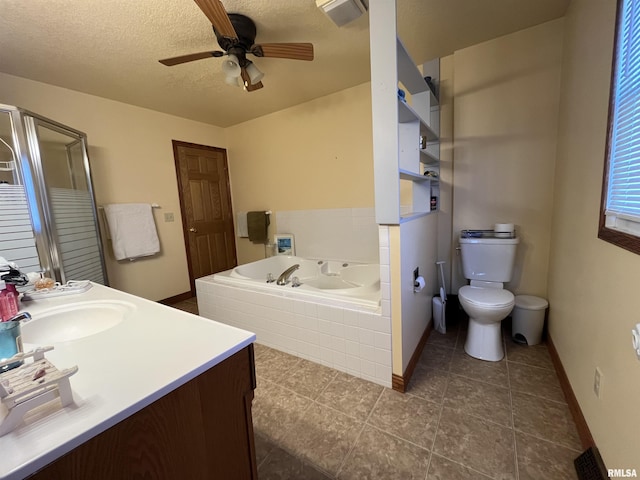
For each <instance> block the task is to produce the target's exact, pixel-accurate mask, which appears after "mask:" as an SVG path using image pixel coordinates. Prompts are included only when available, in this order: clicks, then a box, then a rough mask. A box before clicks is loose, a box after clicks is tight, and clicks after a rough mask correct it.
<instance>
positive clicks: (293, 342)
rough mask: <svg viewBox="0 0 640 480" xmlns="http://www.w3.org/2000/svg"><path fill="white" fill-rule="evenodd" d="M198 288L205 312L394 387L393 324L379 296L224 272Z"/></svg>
mask: <svg viewBox="0 0 640 480" xmlns="http://www.w3.org/2000/svg"><path fill="white" fill-rule="evenodd" d="M228 276H229V275H228V274H227V277H228ZM234 280H239V281H238V282H235V283H234ZM196 292H197V298H198V308H199V312H200V315H201V316H203V317H206V318H210V319H212V320H216V321H218V322H221V323H226V324H228V325H233V326H237V327H240V328H244V329H246V330H249V331H251V332H254V333H255V334H256V335H257V343H259V344H262V345H266V346H268V347H272V348H275V349H277V350H280V351H282V352H286V353H289V354H292V355H295V356H297V357H300V358H303V359H307V360H311V361H313V362H316V363H319V364H321V365H325V366H328V367H331V368H335V369H336V370H340V371H342V372H346V373H349V374H351V375H354V376H356V377H360V378H363V379H365V380H369V381H372V382H375V383H377V384H379V385H382V386H386V387H390V386H391V325H390V322H389V319H388V317H387V318H385V317H383V316H382V313H381V308H380V306H379V304H380V302H379V300H378V301H377V302H371V301H370V300H367V301H363V300H362V299H358V298H350V297H345V296H343V297H341V298H331V297H328V298H327V297H322V296H318V295H312V294H305V292H304V291H302V290H300V289H297V288H291V287H289V286H275V285H273V284H272V285H267V284H266V283H264V282H260V283H259V284H258V283H255V284H253V285H247V284H246V282H244V283H243V279H231V278H223V279H222V280H221V276H220V274H216V275H210V276H207V277H203V278H199V279H197V280H196Z"/></svg>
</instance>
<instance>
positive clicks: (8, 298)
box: [0, 280, 18, 322]
mask: <svg viewBox="0 0 640 480" xmlns="http://www.w3.org/2000/svg"><path fill="white" fill-rule="evenodd" d="M14 289H15V286H14ZM0 290H1V291H0V316H1V317H2V321H3V322H4V321H5V320H9V319H10V318H13V317H14V316H16V315H17V314H18V299H17V298H16V296H15V294H14V293H13V292H12V291H11V290H10V289H8V288H7V284H6V283H5V282H4V280H0Z"/></svg>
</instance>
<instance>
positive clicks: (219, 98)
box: [0, 0, 570, 127]
mask: <svg viewBox="0 0 640 480" xmlns="http://www.w3.org/2000/svg"><path fill="white" fill-rule="evenodd" d="M370 1H372V2H374V1H391V0H370ZM569 1H570V0H398V2H397V4H398V30H399V33H400V36H401V37H402V39H403V43H404V44H405V45H406V47H407V49H408V50H409V52H410V53H411V55H412V56H413V58H414V60H415V61H416V63H422V62H424V61H427V60H430V59H432V58H435V57H440V56H445V55H448V54H451V53H453V52H454V51H455V50H457V49H460V48H464V47H467V46H469V45H473V44H476V43H479V42H482V41H485V40H489V39H491V38H495V37H498V36H500V35H505V34H507V33H511V32H515V31H517V30H521V29H523V28H527V27H530V26H533V25H537V24H540V23H543V22H546V21H549V20H552V19H554V18H558V17H561V16H563V15H564V12H565V11H566V8H567V5H568V3H569ZM223 3H224V5H225V7H226V8H227V11H228V12H238V13H243V14H245V15H248V16H250V17H251V18H252V19H253V20H254V21H255V23H256V25H257V29H258V34H257V37H256V42H257V43H268V42H311V43H313V44H314V47H315V60H314V61H313V62H306V61H294V60H285V59H276V58H257V59H254V60H255V62H254V63H255V64H256V65H257V66H258V67H259V68H260V69H261V70H262V71H263V72H264V73H265V78H264V79H263V81H262V83H263V84H264V88H263V89H261V90H257V91H255V92H251V93H247V92H245V91H243V90H242V89H241V88H234V87H231V86H229V85H227V84H226V83H225V82H224V76H223V75H222V73H221V71H220V64H221V62H222V59H220V58H210V59H205V60H198V61H195V62H191V63H186V64H182V65H177V66H173V67H165V66H164V65H162V64H160V63H158V60H159V59H164V58H168V57H173V56H178V55H184V54H188V53H195V52H202V51H207V50H216V49H218V48H219V47H218V44H217V42H216V39H215V36H214V34H213V31H212V29H211V25H210V23H209V21H208V20H207V18H206V17H205V15H204V14H203V13H202V12H201V11H200V9H199V8H198V7H197V5H196V4H195V2H194V1H193V0H107V1H104V0H103V1H97V0H0V45H1V46H2V47H1V48H0V71H1V72H4V73H8V74H11V75H16V76H19V77H24V78H29V79H32V80H37V81H40V82H44V83H49V84H52V85H58V86H61V87H65V88H69V89H72V90H77V91H80V92H85V93H89V94H92V95H97V96H100V97H105V98H110V99H113V100H118V101H121V102H125V103H129V104H132V105H138V106H141V107H146V108H150V109H153V110H157V111H161V112H165V113H169V114H173V115H178V116H181V117H185V118H190V119H193V120H198V121H202V122H206V123H210V124H214V125H218V126H221V127H226V126H229V125H234V124H237V123H240V122H243V121H246V120H250V119H252V118H256V117H259V116H262V115H265V114H268V113H271V112H274V111H277V110H281V109H283V108H286V107H289V106H292V105H296V104H299V103H302V102H305V101H308V100H311V99H313V98H318V97H321V96H323V95H327V94H330V93H333V92H336V91H339V90H342V89H345V88H348V87H351V86H354V85H358V84H360V83H363V82H366V81H368V80H369V76H370V72H369V31H368V28H369V25H368V15H364V16H362V17H360V18H359V19H358V20H356V21H355V22H352V23H351V24H349V25H347V26H345V27H342V28H338V27H337V26H336V25H335V24H333V23H332V22H331V21H330V20H329V19H328V18H327V17H326V16H325V15H324V14H323V13H322V12H321V11H320V10H319V9H318V8H317V7H316V4H315V0H272V1H266V0H223ZM1 95H2V90H1V88H0V103H3V99H2V98H1Z"/></svg>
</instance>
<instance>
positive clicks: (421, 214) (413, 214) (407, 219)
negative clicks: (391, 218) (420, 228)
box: [400, 210, 438, 223]
mask: <svg viewBox="0 0 640 480" xmlns="http://www.w3.org/2000/svg"><path fill="white" fill-rule="evenodd" d="M432 213H438V210H431V211H429V212H411V213H406V214H404V215H401V216H400V223H404V222H410V221H411V220H415V219H416V218H420V217H426V216H427V215H431V214H432Z"/></svg>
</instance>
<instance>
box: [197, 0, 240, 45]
mask: <svg viewBox="0 0 640 480" xmlns="http://www.w3.org/2000/svg"><path fill="white" fill-rule="evenodd" d="M194 1H195V2H196V4H197V5H198V7H200V10H202V13H204V14H205V15H206V16H207V18H208V19H209V21H210V22H211V25H213V28H215V29H216V31H217V32H218V33H219V34H220V35H222V36H224V37H229V38H235V39H237V38H238V34H237V33H236V30H235V29H234V28H233V25H232V24H231V20H229V15H227V11H226V10H225V8H224V5H222V2H220V0H194Z"/></svg>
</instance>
